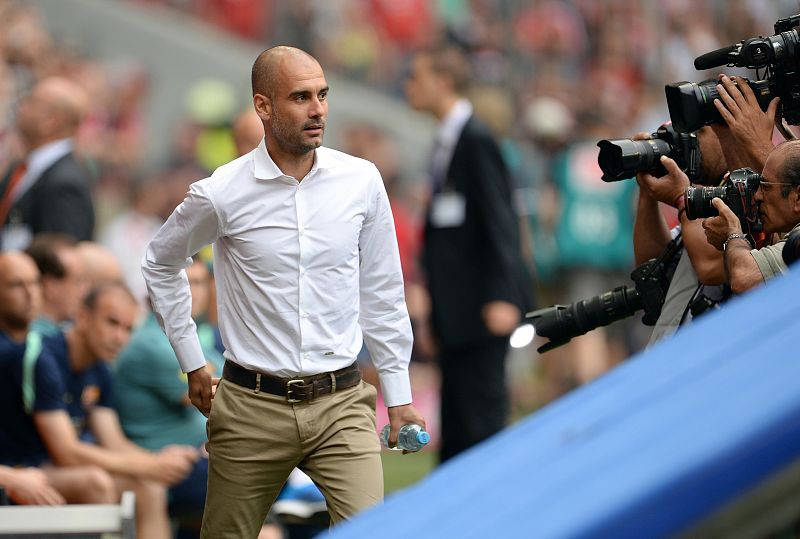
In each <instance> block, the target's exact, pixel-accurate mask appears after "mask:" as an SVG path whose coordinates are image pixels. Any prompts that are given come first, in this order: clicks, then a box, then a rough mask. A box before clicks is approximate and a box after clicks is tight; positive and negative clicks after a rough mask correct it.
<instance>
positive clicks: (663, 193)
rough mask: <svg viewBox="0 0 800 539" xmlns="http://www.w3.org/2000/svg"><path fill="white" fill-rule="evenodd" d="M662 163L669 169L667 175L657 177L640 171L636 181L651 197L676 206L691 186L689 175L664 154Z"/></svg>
mask: <svg viewBox="0 0 800 539" xmlns="http://www.w3.org/2000/svg"><path fill="white" fill-rule="evenodd" d="M661 164H662V165H663V166H664V168H665V169H667V175H666V176H662V177H661V178H656V177H655V176H653V175H651V174H647V173H644V172H640V173H638V174H637V175H636V183H638V184H639V187H641V189H642V190H643V191H644V192H646V193H647V195H648V196H650V197H651V198H653V199H655V200H657V201H659V202H663V203H664V204H667V205H669V206H673V207H675V206H676V204H677V201H678V200H679V199H680V196H681V195H683V194H684V193H685V192H686V188H687V187H689V185H690V183H689V177H688V176H687V175H686V173H684V172H683V171H682V170H681V167H679V166H678V163H676V162H675V161H674V160H673V159H670V158H669V157H667V156H665V155H662V156H661Z"/></svg>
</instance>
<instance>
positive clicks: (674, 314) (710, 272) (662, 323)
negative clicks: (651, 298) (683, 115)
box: [633, 127, 727, 344]
mask: <svg viewBox="0 0 800 539" xmlns="http://www.w3.org/2000/svg"><path fill="white" fill-rule="evenodd" d="M648 136H649V135H646V134H644V133H640V134H638V135H637V136H636V137H634V138H635V139H638V140H642V139H644V138H647V137H648ZM697 139H698V143H699V145H700V155H701V167H700V171H699V174H698V177H697V179H696V182H697V183H700V184H706V185H717V184H719V183H720V182H721V181H722V177H723V175H724V174H725V171H726V168H727V167H726V162H725V158H724V157H723V151H722V148H721V147H720V143H719V140H718V139H717V136H716V135H715V134H714V132H713V131H712V130H711V128H709V127H704V128H702V129H700V130H699V131H698V132H697ZM661 163H662V165H663V166H664V168H665V169H666V170H667V172H668V174H667V175H666V176H662V177H660V178H656V177H655V176H653V175H652V174H649V173H646V172H639V173H638V174H637V175H636V182H637V183H638V184H639V200H638V204H637V210H636V220H635V222H634V229H633V249H634V255H635V257H636V264H637V265H640V264H643V263H645V262H647V261H648V260H650V259H652V258H656V257H658V256H659V255H660V253H661V252H662V251H663V250H664V249H665V248H666V247H667V244H668V243H669V242H670V240H672V239H673V237H674V236H675V235H677V234H678V233H680V234H681V237H682V240H683V245H684V249H683V251H682V252H681V255H680V260H679V261H678V265H677V267H676V268H675V273H674V274H673V276H672V281H671V282H670V286H669V289H668V291H667V295H666V298H665V300H664V305H663V307H662V309H661V315H660V316H659V318H658V321H657V322H656V326H655V328H654V329H653V334H652V336H651V338H650V344H652V343H653V342H655V341H657V340H659V339H661V338H663V337H664V336H666V335H668V334H670V333H672V332H673V331H675V330H676V329H677V327H678V326H679V325H680V324H682V323H683V322H684V321H685V319H686V318H687V316H688V315H689V314H688V310H689V305H690V303H691V302H692V301H693V300H694V299H695V298H696V297H697V296H698V295H699V294H700V293H701V292H702V293H703V294H704V295H706V296H710V297H713V298H715V299H722V291H721V290H720V288H721V287H718V286H706V285H720V284H722V283H723V282H724V277H725V275H724V268H723V265H722V257H721V256H720V255H719V253H718V252H717V251H716V250H715V249H713V248H712V247H711V246H710V245H708V243H707V241H706V238H705V235H704V234H703V230H702V228H701V226H700V223H699V222H698V221H691V220H689V219H687V218H686V211H685V204H686V202H685V196H684V193H685V191H686V188H687V187H689V178H688V177H687V175H686V174H685V173H684V172H683V171H682V170H681V169H680V167H679V166H678V164H677V163H676V162H675V161H674V160H672V159H670V158H668V157H662V158H661ZM659 202H662V203H664V204H667V205H670V206H672V207H674V208H676V209H677V210H678V220H679V226H678V227H676V228H675V229H673V230H672V231H670V230H669V229H668V227H667V223H666V220H665V219H664V216H663V214H662V213H661V211H660V208H659V204H658V203H659Z"/></svg>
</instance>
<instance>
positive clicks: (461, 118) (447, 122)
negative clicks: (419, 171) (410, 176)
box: [431, 98, 472, 188]
mask: <svg viewBox="0 0 800 539" xmlns="http://www.w3.org/2000/svg"><path fill="white" fill-rule="evenodd" d="M470 116H472V104H471V103H470V102H469V101H467V100H466V99H463V98H462V99H459V100H458V101H456V103H455V104H454V105H453V107H452V108H451V109H450V111H449V112H448V113H447V116H445V117H444V119H443V120H442V122H441V124H439V129H438V130H437V131H436V139H435V144H434V152H433V161H432V163H431V176H432V177H433V182H434V186H435V187H438V188H441V187H442V184H443V183H444V180H445V178H444V176H445V175H446V174H447V168H448V167H449V166H450V161H451V160H452V159H453V151H454V150H455V149H456V144H457V143H458V139H459V138H460V137H461V132H462V131H463V130H464V125H466V123H467V121H469V118H470Z"/></svg>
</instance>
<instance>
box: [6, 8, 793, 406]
mask: <svg viewBox="0 0 800 539" xmlns="http://www.w3.org/2000/svg"><path fill="white" fill-rule="evenodd" d="M129 1H130V2H132V3H136V4H139V5H143V6H145V7H147V6H150V5H154V6H155V5H158V6H159V7H169V8H174V9H175V10H179V11H181V12H184V13H186V14H187V15H188V16H191V17H195V18H197V19H200V20H203V21H206V22H208V23H211V24H213V25H215V26H218V27H220V28H222V29H225V30H226V31H229V32H231V33H232V34H235V35H237V36H239V37H241V38H244V39H247V40H252V41H255V42H258V43H262V44H264V45H265V46H267V45H270V44H274V43H285V44H289V45H295V46H298V47H301V48H304V49H306V50H308V51H309V52H311V53H312V54H314V55H315V56H316V57H317V58H319V59H320V62H321V64H322V65H323V66H325V68H326V70H328V71H330V72H332V73H337V74H339V75H342V76H346V77H348V78H350V79H352V80H355V81H360V82H362V83H364V84H365V85H368V86H369V87H371V88H375V89H378V90H381V91H384V92H386V93H387V94H388V95H390V96H394V97H397V98H400V97H401V94H402V87H403V82H404V80H405V78H406V76H407V70H408V63H409V59H410V58H411V56H412V54H413V52H414V51H415V50H417V49H418V48H420V47H424V46H428V45H431V44H434V43H440V42H444V41H447V42H451V43H456V44H458V45H460V46H462V47H463V48H464V50H466V51H467V53H468V55H469V58H470V62H471V63H472V66H473V71H474V80H473V85H472V87H473V88H472V91H471V92H472V93H471V100H472V101H473V103H474V106H475V111H476V114H478V115H479V116H481V117H483V119H484V120H485V121H486V122H487V123H488V124H489V125H490V127H491V128H492V129H493V130H494V131H495V134H496V136H497V137H498V138H499V140H500V141H501V145H502V149H503V152H504V154H505V157H506V161H507V163H508V165H509V167H510V168H511V170H512V173H513V175H514V180H515V182H516V196H517V204H518V210H519V212H520V214H521V216H522V217H523V218H524V227H523V229H524V230H523V233H524V236H525V239H526V241H525V245H524V247H525V248H526V251H527V252H526V254H527V256H528V258H529V260H530V263H531V265H532V267H534V268H535V273H536V278H537V282H538V285H539V289H540V297H541V298H542V304H545V305H546V304H553V303H568V302H572V301H576V300H579V299H584V298H587V297H591V296H594V295H596V294H599V293H601V292H604V291H606V290H610V289H611V288H613V287H615V286H618V285H620V284H629V281H628V273H629V272H630V270H631V269H632V266H633V255H632V248H631V230H632V223H633V213H634V207H635V206H634V193H635V187H634V185H633V182H630V181H629V182H617V183H613V184H606V183H603V182H601V181H600V179H599V178H600V175H601V173H600V171H599V168H598V167H597V163H596V153H597V149H596V147H595V144H596V142H597V141H598V140H600V139H603V138H627V137H630V136H632V135H633V133H636V132H639V131H648V132H651V131H655V129H656V128H657V127H658V126H659V125H660V124H661V123H663V122H664V121H666V120H667V119H668V114H667V111H666V105H665V102H664V99H663V91H662V88H663V85H664V84H666V83H669V82H674V81H679V80H690V81H699V80H702V79H705V78H708V77H710V76H713V75H715V73H713V72H704V73H700V72H696V71H694V69H693V67H692V60H693V58H694V57H696V56H697V55H699V54H702V53H704V52H708V51H710V50H713V49H716V48H719V47H721V46H724V45H727V44H731V43H735V42H737V41H739V40H741V39H744V38H747V37H751V36H756V35H770V34H771V33H772V25H773V23H774V22H775V20H777V19H778V18H779V17H783V16H787V15H788V14H790V13H793V12H794V11H796V10H797V3H796V2H794V1H789V0H786V1H777V0H776V1H774V2H769V3H764V2H758V1H754V0H734V1H728V0H706V1H703V2H689V1H681V2H668V3H665V2H655V1H652V2H651V1H647V2H640V1H638V0H603V1H594V0H592V1H587V0H572V1H555V0H535V1H526V2H521V1H516V0H438V1H435V2H428V1H424V0H410V1H407V2H390V1H385V0H334V1H330V2H313V1H309V0H303V1H293V2H273V1H261V0H129ZM0 18H2V20H3V21H4V23H5V31H4V32H3V34H2V36H0V169H5V168H6V167H7V165H8V164H9V163H10V162H12V161H14V159H15V158H16V157H18V156H19V154H20V151H21V150H20V146H19V143H18V140H17V139H16V138H15V135H14V129H13V124H14V114H15V110H16V104H17V101H18V100H19V98H20V97H21V96H23V95H25V93H26V92H27V91H29V90H30V88H31V87H32V85H33V83H34V82H35V81H37V80H39V79H41V78H43V77H45V76H48V75H61V76H65V77H67V78H69V79H71V80H73V81H75V82H77V83H78V84H79V85H80V86H82V87H83V88H84V89H85V91H86V92H87V94H88V95H89V96H91V107H90V110H89V112H88V115H87V117H86V119H85V121H84V122H83V124H82V125H81V127H80V130H79V132H78V133H77V135H76V139H75V140H76V145H77V149H78V151H79V152H80V153H82V154H83V155H85V156H86V157H87V158H88V162H89V163H90V164H91V166H92V172H93V174H94V176H93V184H92V192H93V197H94V203H95V213H96V226H95V239H96V240H98V241H99V242H101V243H102V244H104V245H105V246H107V247H108V248H109V249H111V250H112V252H114V253H115V255H116V256H117V257H118V259H119V262H120V264H121V266H122V268H123V272H124V274H125V275H126V280H127V283H128V284H129V286H130V287H131V288H132V290H133V291H134V293H135V294H136V295H137V296H141V295H142V294H143V291H144V289H143V283H142V281H141V278H140V276H139V269H138V261H139V256H140V253H141V252H142V249H143V247H144V245H145V243H146V241H147V240H148V239H149V238H150V237H151V236H152V235H153V233H154V231H155V230H156V229H157V228H158V226H159V225H160V223H161V222H163V220H164V219H165V218H166V216H168V215H169V213H170V212H171V211H172V210H173V209H174V208H175V206H176V205H177V204H178V203H179V202H180V200H182V198H183V196H184V194H185V192H186V190H187V187H188V185H189V184H190V183H191V182H192V181H195V180H197V179H199V178H201V177H204V176H206V175H207V174H208V172H209V171H211V170H213V169H214V168H215V167H216V166H217V165H219V164H221V163H224V162H226V161H228V160H229V159H231V158H233V157H234V156H235V155H236V154H235V152H236V150H235V141H234V140H233V134H232V133H233V130H232V127H233V122H234V120H235V118H236V117H237V116H238V114H239V113H240V112H241V110H242V109H243V108H244V107H246V106H247V104H246V103H240V102H238V100H237V98H236V96H235V93H234V91H233V90H231V89H230V88H229V87H228V86H226V83H225V82H224V81H213V80H212V81H201V82H199V83H197V84H195V86H194V87H193V88H192V90H191V91H190V92H189V93H188V94H187V96H186V114H185V118H184V121H182V122H181V123H180V125H178V126H176V128H175V130H174V133H172V134H171V140H169V141H167V143H168V144H169V145H170V147H171V149H172V150H171V153H170V155H171V157H170V159H169V161H168V162H166V163H160V164H159V166H158V167H155V168H154V167H152V166H150V167H147V168H145V167H143V166H142V163H145V162H147V160H146V159H145V156H144V155H143V148H144V147H145V145H144V144H143V137H144V133H145V125H144V123H145V121H146V119H145V118H146V117H145V114H144V109H145V107H146V105H147V100H148V88H149V84H150V80H149V76H148V72H147V70H146V68H145V66H144V63H137V62H135V61H131V60H127V59H126V60H124V61H122V60H121V61H118V62H115V61H109V60H102V61H101V60H97V59H95V58H92V57H87V56H86V55H84V54H81V53H79V52H78V51H75V50H71V49H70V48H69V47H67V46H65V45H64V44H63V43H57V42H56V41H55V40H54V38H53V36H52V35H51V34H50V32H49V31H48V29H47V28H46V26H45V25H44V23H43V21H42V18H41V17H40V16H39V15H38V14H37V12H36V11H35V10H34V9H32V8H31V7H29V6H27V5H26V4H25V3H24V2H18V1H12V0H3V1H0ZM589 88H591V90H587V89H589ZM340 147H341V149H342V150H344V151H348V152H350V153H353V154H355V155H360V156H363V157H365V158H367V159H370V160H372V161H374V162H375V163H376V164H377V165H378V167H379V169H380V170H381V172H382V174H383V177H384V178H385V179H386V180H387V184H388V185H389V192H390V195H391V196H392V197H393V201H394V211H395V217H396V219H397V221H398V231H399V232H398V234H399V236H400V238H399V240H400V243H401V251H402V252H403V265H404V272H405V274H406V278H407V280H408V282H409V293H408V298H409V306H410V309H411V310H412V315H413V312H414V311H417V312H419V311H424V309H425V308H426V304H425V303H426V302H425V298H424V294H421V293H418V291H419V290H418V289H417V288H416V284H417V280H418V276H417V272H416V262H415V257H416V255H417V252H418V249H419V243H420V240H419V237H420V232H419V230H420V227H421V219H422V216H421V212H422V209H423V208H424V200H425V197H426V196H427V193H426V187H425V185H424V173H425V171H417V172H416V173H414V172H412V173H410V174H409V173H408V172H407V171H402V168H401V167H400V166H399V164H398V163H399V160H400V155H401V150H402V149H401V148H399V147H398V145H397V143H396V141H395V140H393V139H392V138H391V136H389V135H388V133H386V132H384V131H383V130H382V128H381V127H380V126H378V125H368V124H353V125H351V126H348V128H347V129H345V130H344V133H343V137H342V142H341V144H340ZM646 339H647V330H646V328H643V327H642V326H641V324H640V323H639V321H638V318H635V319H631V320H629V321H627V322H622V323H619V324H617V325H616V326H612V327H611V328H608V331H606V330H598V331H596V332H593V333H592V334H590V335H587V336H584V337H580V338H578V339H575V341H574V342H573V343H572V344H571V346H569V347H565V348H564V349H563V350H561V351H558V352H554V353H552V354H551V355H549V356H546V357H543V358H542V361H540V362H538V363H537V367H536V369H537V370H536V371H535V372H534V373H532V374H531V375H530V376H531V377H532V378H525V379H524V382H523V384H524V386H525V389H523V390H521V391H520V392H519V393H520V396H519V400H520V401H521V402H523V403H524V404H522V405H521V412H525V411H527V410H529V409H530V408H531V407H535V406H539V405H541V404H543V403H544V402H546V401H548V400H550V399H552V398H553V397H555V396H557V395H559V394H562V393H563V392H564V391H567V390H568V389H570V388H571V387H574V386H576V385H579V384H581V383H583V382H585V381H587V380H589V379H591V378H593V377H595V376H597V375H598V374H600V373H601V372H603V371H605V370H606V369H608V368H609V367H610V366H611V365H613V364H614V363H615V362H617V361H620V360H621V359H623V358H625V357H627V356H628V355H630V354H631V353H633V352H635V351H637V350H638V349H640V348H641V347H642V346H643V345H644V343H645V342H646ZM420 342H421V343H424V339H420ZM419 348H420V351H419V354H420V357H424V355H425V345H424V344H421V345H420V347H419ZM572 348H574V349H572ZM586 350H592V351H593V353H592V354H587V353H586ZM598 351H599V352H598ZM562 356H563V357H562ZM588 356H591V358H592V359H591V360H586V359H583V358H586V357H588ZM529 359H530V355H529V354H527V355H526V356H525V357H524V358H523V359H522V361H523V362H524V363H525V364H527V363H528V362H529ZM523 371H525V369H524V367H523ZM540 382H541V383H542V384H543V385H542V386H541V387H539V386H538V384H539V383H540ZM528 388H535V389H531V390H530V391H528Z"/></svg>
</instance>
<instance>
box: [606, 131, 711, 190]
mask: <svg viewBox="0 0 800 539" xmlns="http://www.w3.org/2000/svg"><path fill="white" fill-rule="evenodd" d="M597 146H598V147H599V148H600V153H599V155H598V156H597V163H598V164H599V165H600V169H601V170H602V171H603V177H602V178H603V181H605V182H616V181H619V180H625V179H628V178H632V177H633V176H635V175H636V173H637V172H648V173H650V174H652V175H653V176H656V177H661V176H664V175H666V174H667V171H666V169H664V166H663V165H662V164H661V162H660V158H661V156H662V155H666V156H667V157H671V158H672V159H674V160H675V162H677V163H678V166H679V167H681V168H682V169H683V170H684V171H685V172H686V175H687V176H688V177H689V179H690V180H692V181H694V180H696V179H697V175H698V173H699V168H700V146H699V144H698V142H697V135H695V134H694V133H679V132H677V131H675V129H673V127H672V126H671V125H670V124H663V125H661V126H660V127H659V128H658V129H657V130H656V132H655V133H652V134H651V135H650V138H649V139H647V140H630V139H614V140H601V141H600V142H598V143H597Z"/></svg>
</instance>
